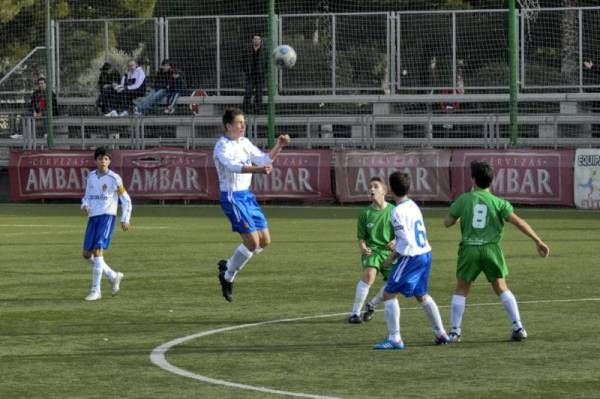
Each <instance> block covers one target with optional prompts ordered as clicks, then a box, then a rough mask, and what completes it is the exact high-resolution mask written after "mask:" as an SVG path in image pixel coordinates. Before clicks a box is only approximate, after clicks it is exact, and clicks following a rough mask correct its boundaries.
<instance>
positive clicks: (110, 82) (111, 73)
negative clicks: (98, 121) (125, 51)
mask: <svg viewBox="0 0 600 399" xmlns="http://www.w3.org/2000/svg"><path fill="white" fill-rule="evenodd" d="M120 82H121V74H120V73H119V71H117V70H116V69H115V68H114V67H113V66H112V65H111V63H110V62H105V63H104V64H103V65H102V67H101V68H100V76H99V77H98V92H99V93H100V94H99V95H98V99H97V100H96V105H97V106H98V108H100V109H101V110H102V113H103V114H106V113H107V112H110V110H111V109H110V106H111V104H113V103H114V102H115V100H116V94H117V92H116V91H115V89H114V88H113V86H114V85H115V84H116V85H118V84H119V83H120Z"/></svg>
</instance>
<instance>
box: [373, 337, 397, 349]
mask: <svg viewBox="0 0 600 399" xmlns="http://www.w3.org/2000/svg"><path fill="white" fill-rule="evenodd" d="M373 349H375V350H401V349H404V342H402V341H398V342H394V341H390V340H389V339H386V340H385V341H381V342H380V343H378V344H376V345H375V346H374V347H373Z"/></svg>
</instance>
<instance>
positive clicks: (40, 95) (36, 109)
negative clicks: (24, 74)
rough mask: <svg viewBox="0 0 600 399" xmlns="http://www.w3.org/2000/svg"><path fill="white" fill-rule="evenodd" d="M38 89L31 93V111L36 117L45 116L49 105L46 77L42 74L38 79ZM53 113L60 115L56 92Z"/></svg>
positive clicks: (53, 96)
mask: <svg viewBox="0 0 600 399" xmlns="http://www.w3.org/2000/svg"><path fill="white" fill-rule="evenodd" d="M37 84H38V89H37V90H36V91H34V92H33V94H31V113H32V115H33V116H34V117H35V118H41V117H42V116H44V114H45V111H46V108H47V106H48V103H47V100H46V78H45V77H43V76H41V77H39V78H38V80H37ZM52 114H53V115H58V103H57V101H56V94H54V93H52Z"/></svg>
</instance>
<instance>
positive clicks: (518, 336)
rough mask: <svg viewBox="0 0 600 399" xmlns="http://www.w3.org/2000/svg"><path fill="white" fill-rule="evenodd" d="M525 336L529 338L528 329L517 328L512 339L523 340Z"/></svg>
mask: <svg viewBox="0 0 600 399" xmlns="http://www.w3.org/2000/svg"><path fill="white" fill-rule="evenodd" d="M525 338H527V331H525V329H524V328H523V327H521V328H519V329H517V330H513V332H512V334H511V336H510V339H511V340H513V341H517V342H519V341H523V340H524V339H525Z"/></svg>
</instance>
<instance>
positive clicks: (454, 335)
mask: <svg viewBox="0 0 600 399" xmlns="http://www.w3.org/2000/svg"><path fill="white" fill-rule="evenodd" d="M448 340H449V341H450V343H451V344H456V343H458V342H460V332H458V331H450V334H448Z"/></svg>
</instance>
